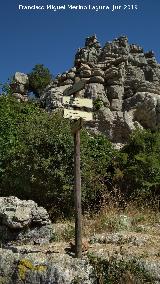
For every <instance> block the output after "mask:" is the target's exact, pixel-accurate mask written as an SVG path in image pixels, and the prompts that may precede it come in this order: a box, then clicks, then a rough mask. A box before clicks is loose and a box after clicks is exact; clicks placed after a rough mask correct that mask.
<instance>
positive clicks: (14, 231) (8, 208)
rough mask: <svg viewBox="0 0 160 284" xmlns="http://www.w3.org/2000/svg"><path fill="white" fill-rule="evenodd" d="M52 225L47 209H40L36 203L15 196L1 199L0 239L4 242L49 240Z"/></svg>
mask: <svg viewBox="0 0 160 284" xmlns="http://www.w3.org/2000/svg"><path fill="white" fill-rule="evenodd" d="M50 224H51V221H50V219H49V215H48V213H47V211H46V209H44V208H43V207H38V205H37V204H36V203H35V202H34V201H32V200H20V199H18V198H17V197H14V196H10V197H0V236H1V237H0V238H1V240H2V241H4V242H6V241H23V240H25V241H26V240H29V241H32V242H33V241H37V239H47V240H49V239H50V238H51V228H50ZM48 226H49V227H48ZM42 241H43V240H42Z"/></svg>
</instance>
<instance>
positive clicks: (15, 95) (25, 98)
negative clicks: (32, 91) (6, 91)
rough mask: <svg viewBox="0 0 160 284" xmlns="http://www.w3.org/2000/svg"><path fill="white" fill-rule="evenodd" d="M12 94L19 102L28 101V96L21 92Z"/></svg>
mask: <svg viewBox="0 0 160 284" xmlns="http://www.w3.org/2000/svg"><path fill="white" fill-rule="evenodd" d="M12 96H13V97H14V98H16V99H17V101H18V102H27V101H28V96H26V95H22V94H19V93H12Z"/></svg>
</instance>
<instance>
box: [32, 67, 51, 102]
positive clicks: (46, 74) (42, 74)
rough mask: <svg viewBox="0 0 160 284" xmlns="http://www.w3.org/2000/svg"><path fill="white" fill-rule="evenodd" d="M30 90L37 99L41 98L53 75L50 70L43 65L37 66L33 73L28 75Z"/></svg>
mask: <svg viewBox="0 0 160 284" xmlns="http://www.w3.org/2000/svg"><path fill="white" fill-rule="evenodd" d="M28 77H29V88H30V91H31V92H33V93H34V94H35V95H36V96H37V97H39V96H40V92H41V91H43V90H44V88H45V87H46V86H47V85H48V84H49V83H50V81H51V79H52V75H51V73H50V71H49V69H48V68H46V67H44V65H43V64H36V65H35V67H34V68H33V69H32V72H31V73H29V74H28Z"/></svg>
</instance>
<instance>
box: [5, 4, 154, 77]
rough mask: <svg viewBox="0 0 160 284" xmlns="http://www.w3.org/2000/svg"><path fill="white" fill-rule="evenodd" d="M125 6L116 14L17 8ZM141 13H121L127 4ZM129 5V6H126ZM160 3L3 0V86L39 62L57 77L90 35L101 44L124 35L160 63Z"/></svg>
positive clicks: (124, 11) (67, 66)
mask: <svg viewBox="0 0 160 284" xmlns="http://www.w3.org/2000/svg"><path fill="white" fill-rule="evenodd" d="M64 4H65V5H66V7H68V6H67V5H70V4H72V5H83V6H84V5H89V4H91V6H92V5H97V6H99V5H104V6H109V7H110V9H111V8H112V5H121V6H122V8H121V9H120V10H117V11H113V12H112V11H111V10H105V11H98V12H96V11H93V10H86V11H84V10H83V11H80V10H69V9H67V8H66V9H65V10H63V11H57V12H54V11H53V10H46V9H45V10H19V9H18V5H23V6H25V5H27V6H28V5H29V6H32V5H38V6H44V7H45V8H46V6H47V5H54V6H57V5H64ZM136 4H137V5H138V9H137V10H136V9H133V10H132V9H130V10H129V9H125V10H124V9H123V8H124V6H123V5H136ZM128 7H129V6H128ZM159 26H160V0H126V1H125V0H115V1H114V0H97V1H96V0H90V1H89V0H79V1H77V0H68V1H67V0H66V1H64V0H55V1H53V0H18V1H17V0H2V1H1V3H0V36H1V44H0V82H6V81H7V79H8V78H9V77H10V76H11V75H13V74H14V73H15V72H16V71H20V72H24V73H28V72H30V71H31V69H32V68H33V67H34V65H35V64H38V63H41V64H44V65H45V66H46V67H48V68H49V69H50V71H51V72H52V74H53V75H56V74H57V73H60V72H63V71H66V70H68V69H69V68H70V67H72V66H73V61H74V55H75V52H76V50H77V49H78V48H79V47H83V46H84V40H85V38H86V37H87V36H90V35H92V34H96V35H97V37H98V39H99V41H100V42H101V44H102V45H104V44H105V42H106V41H110V40H112V39H114V38H115V37H118V36H120V35H127V36H128V38H129V42H130V43H137V44H139V45H141V46H142V47H143V48H144V50H145V51H147V50H151V49H152V50H153V51H154V52H155V54H156V58H157V60H158V61H160V36H159V33H160V32H159V30H160V28H159Z"/></svg>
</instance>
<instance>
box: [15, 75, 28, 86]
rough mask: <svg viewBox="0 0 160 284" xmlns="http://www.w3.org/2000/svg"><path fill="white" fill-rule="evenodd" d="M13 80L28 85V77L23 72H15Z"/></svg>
mask: <svg viewBox="0 0 160 284" xmlns="http://www.w3.org/2000/svg"><path fill="white" fill-rule="evenodd" d="M13 81H15V82H16V83H19V84H22V85H28V84H29V79H28V76H27V75H26V74H24V73H20V72H16V73H15V75H14V77H13Z"/></svg>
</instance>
